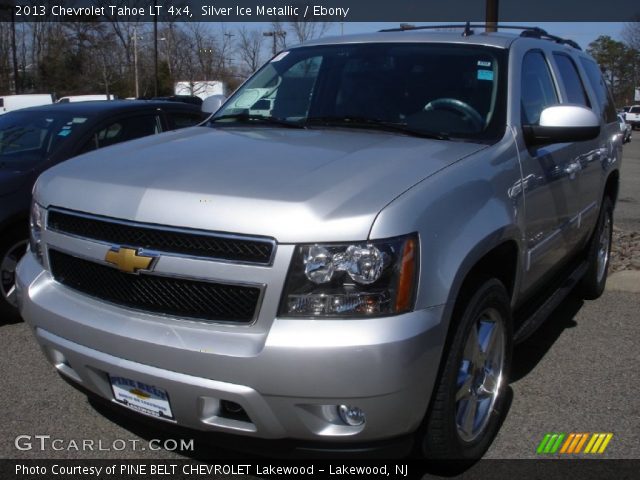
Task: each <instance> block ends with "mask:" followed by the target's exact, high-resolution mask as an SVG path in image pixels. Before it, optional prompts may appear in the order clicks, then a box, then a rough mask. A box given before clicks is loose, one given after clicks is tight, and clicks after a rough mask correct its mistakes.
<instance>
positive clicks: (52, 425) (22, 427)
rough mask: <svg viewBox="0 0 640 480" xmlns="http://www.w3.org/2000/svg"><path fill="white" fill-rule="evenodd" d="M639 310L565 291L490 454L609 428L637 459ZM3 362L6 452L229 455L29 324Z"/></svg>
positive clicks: (633, 167) (636, 166) (624, 222)
mask: <svg viewBox="0 0 640 480" xmlns="http://www.w3.org/2000/svg"><path fill="white" fill-rule="evenodd" d="M634 133H635V138H634V139H633V140H632V143H631V144H628V145H627V146H626V147H625V154H624V164H623V169H622V186H621V192H620V203H619V205H618V208H617V212H616V222H617V225H618V226H619V227H621V228H625V229H636V230H640V211H639V210H638V203H639V202H640V132H634ZM639 311H640V294H639V293H630V292H624V291H615V290H608V291H606V292H605V294H604V295H603V296H602V297H601V298H600V299H598V300H595V301H582V300H580V299H577V298H574V297H569V298H568V299H567V300H566V301H565V302H564V303H563V304H562V305H561V306H560V307H559V308H558V309H557V310H556V311H555V312H554V314H552V316H551V317H550V318H549V320H548V321H547V322H546V323H545V324H544V325H543V326H542V328H541V329H540V330H539V331H538V332H537V333H536V334H534V335H533V336H532V337H531V338H530V339H529V340H527V341H526V342H525V343H524V344H522V345H520V347H519V348H518V349H517V351H516V353H515V358H514V368H513V370H514V371H513V376H512V381H511V384H510V397H511V402H510V405H509V408H508V411H507V412H506V418H505V421H504V424H503V425H502V428H501V430H500V433H499V434H498V437H497V438H496V440H495V442H494V443H493V445H492V447H491V448H490V450H489V452H488V454H487V457H488V458H537V454H536V447H537V446H538V444H539V443H540V441H541V440H542V438H543V437H544V435H545V434H546V433H549V432H562V433H570V432H583V433H586V432H610V433H613V438H612V440H611V441H610V443H609V445H608V447H607V450H606V452H605V453H604V454H603V455H602V457H603V458H635V459H640V396H639V395H638V384H639V383H640V373H639V372H638V351H639V349H638V344H639V340H638V339H640V322H639V321H638V320H639V316H638V312H639ZM0 365H2V380H1V382H0V385H1V388H0V409H2V412H3V414H2V428H0V458H21V459H26V458H76V459H78V458H112V459H115V458H118V459H125V458H138V459H140V458H143V459H149V460H151V459H177V458H183V456H187V457H193V456H195V457H207V456H218V455H221V456H225V457H228V456H229V455H231V454H230V453H229V452H228V451H224V450H217V449H218V448H219V447H214V446H211V445H209V444H208V443H206V442H203V441H201V440H200V439H196V444H195V452H191V451H180V449H179V448H178V449H177V450H176V448H175V447H176V446H177V447H179V446H180V440H185V439H186V440H189V435H186V436H184V437H180V436H179V435H176V434H175V432H164V431H162V430H161V427H162V425H161V424H159V425H158V427H149V426H147V425H143V424H139V423H138V422H136V421H133V420H131V419H130V418H128V417H125V416H122V415H118V414H114V413H112V412H111V411H110V410H107V409H104V408H103V407H101V406H100V405H97V404H95V403H92V402H90V401H88V400H87V398H86V397H85V396H84V395H83V394H82V393H80V392H78V391H76V390H75V389H73V388H71V387H70V386H69V385H68V384H66V383H65V382H64V381H63V380H62V379H61V378H60V377H59V376H58V375H57V374H56V373H55V370H54V368H53V367H52V366H50V365H49V364H48V363H47V362H46V361H45V359H44V356H43V355H42V353H41V352H40V351H39V348H38V346H37V345H36V342H35V340H34V339H33V337H32V335H31V332H30V331H29V328H28V327H27V325H25V324H24V323H14V324H6V323H2V322H0ZM36 435H38V436H44V437H36ZM20 436H22V437H20ZM47 436H48V437H47ZM151 439H159V440H160V441H159V442H152V443H149V440H151ZM53 440H60V441H58V442H57V443H54V442H53ZM83 441H84V442H85V445H84V447H85V448H84V451H83V449H82V447H81V445H82V442H83ZM86 441H90V442H93V443H92V444H91V445H92V447H93V448H90V449H87V448H86V446H87V445H88V444H87V443H86ZM41 447H44V448H41ZM162 447H167V448H168V449H167V448H162ZM158 448H159V449H158ZM236 456H237V457H238V458H244V457H243V456H242V455H240V454H236ZM211 478H213V477H211Z"/></svg>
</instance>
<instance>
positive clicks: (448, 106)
mask: <svg viewBox="0 0 640 480" xmlns="http://www.w3.org/2000/svg"><path fill="white" fill-rule="evenodd" d="M424 109H425V110H426V111H432V110H448V111H450V112H455V113H458V114H460V115H462V117H464V119H465V120H469V121H470V122H471V123H472V124H473V126H474V127H475V128H476V129H477V130H478V131H481V130H482V129H483V128H484V119H483V118H482V115H480V114H479V113H478V111H477V110H476V109H475V108H473V107H472V106H471V105H469V104H468V103H465V102H463V101H462V100H458V99H457V98H438V99H436V100H431V101H430V102H429V103H427V104H426V105H425V107H424Z"/></svg>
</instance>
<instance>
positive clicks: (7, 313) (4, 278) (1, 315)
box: [0, 229, 28, 322]
mask: <svg viewBox="0 0 640 480" xmlns="http://www.w3.org/2000/svg"><path fill="white" fill-rule="evenodd" d="M2 237H4V238H2V240H0V321H2V322H7V321H9V322H10V321H14V320H17V319H18V317H19V313H18V308H17V304H16V291H15V273H16V265H17V264H18V261H19V260H20V259H21V258H22V256H23V255H24V254H25V252H26V251H27V243H28V239H27V237H26V233H25V232H24V231H22V230H21V229H13V230H9V231H7V232H2Z"/></svg>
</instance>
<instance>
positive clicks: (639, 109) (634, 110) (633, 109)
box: [629, 107, 640, 113]
mask: <svg viewBox="0 0 640 480" xmlns="http://www.w3.org/2000/svg"><path fill="white" fill-rule="evenodd" d="M629 113H640V107H631V108H630V109H629Z"/></svg>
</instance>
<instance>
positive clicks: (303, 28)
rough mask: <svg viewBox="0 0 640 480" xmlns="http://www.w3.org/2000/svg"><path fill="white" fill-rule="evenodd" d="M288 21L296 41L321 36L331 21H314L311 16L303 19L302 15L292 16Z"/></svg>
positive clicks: (301, 41)
mask: <svg viewBox="0 0 640 480" xmlns="http://www.w3.org/2000/svg"><path fill="white" fill-rule="evenodd" d="M288 23H289V28H290V29H291V32H292V33H293V35H294V37H295V38H296V40H297V41H298V43H303V42H306V41H307V40H311V39H313V38H317V37H321V36H322V35H324V34H325V33H326V32H327V30H328V29H329V27H330V26H331V22H316V21H314V19H313V18H309V19H303V18H302V17H299V18H295V17H294V18H292V19H291V20H289V22H288Z"/></svg>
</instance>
